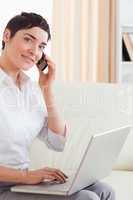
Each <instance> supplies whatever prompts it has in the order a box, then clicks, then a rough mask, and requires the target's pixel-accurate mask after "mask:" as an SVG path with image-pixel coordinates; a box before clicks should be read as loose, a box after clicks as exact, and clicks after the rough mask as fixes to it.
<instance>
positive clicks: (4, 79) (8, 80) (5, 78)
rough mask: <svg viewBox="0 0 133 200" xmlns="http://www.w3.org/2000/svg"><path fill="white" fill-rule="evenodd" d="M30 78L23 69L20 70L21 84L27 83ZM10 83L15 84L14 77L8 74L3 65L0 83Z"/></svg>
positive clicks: (0, 70) (0, 72)
mask: <svg viewBox="0 0 133 200" xmlns="http://www.w3.org/2000/svg"><path fill="white" fill-rule="evenodd" d="M29 79H30V77H29V76H27V75H26V74H25V73H24V72H23V71H21V72H20V82H21V85H23V84H25V83H26V82H27V81H28V80H29ZM1 82H4V83H10V84H15V83H14V81H13V78H12V77H11V76H10V75H9V74H7V73H6V72H5V71H4V70H3V69H2V68H1V67H0V83H1Z"/></svg>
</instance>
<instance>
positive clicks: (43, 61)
mask: <svg viewBox="0 0 133 200" xmlns="http://www.w3.org/2000/svg"><path fill="white" fill-rule="evenodd" d="M47 66H48V64H47V61H46V59H45V54H44V53H43V54H42V57H41V59H40V60H39V61H38V63H37V67H38V68H39V69H40V70H41V71H43V70H45V69H46V67H47Z"/></svg>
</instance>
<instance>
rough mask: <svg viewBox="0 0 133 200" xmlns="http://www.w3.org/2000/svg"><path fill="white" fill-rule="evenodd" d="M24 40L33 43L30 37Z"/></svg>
mask: <svg viewBox="0 0 133 200" xmlns="http://www.w3.org/2000/svg"><path fill="white" fill-rule="evenodd" d="M24 40H25V41H26V42H31V41H32V39H31V38H29V37H24Z"/></svg>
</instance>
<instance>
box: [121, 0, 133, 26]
mask: <svg viewBox="0 0 133 200" xmlns="http://www.w3.org/2000/svg"><path fill="white" fill-rule="evenodd" d="M119 1H120V23H121V24H122V25H124V24H126V25H127V24H129V25H130V24H132V25H133V0H119Z"/></svg>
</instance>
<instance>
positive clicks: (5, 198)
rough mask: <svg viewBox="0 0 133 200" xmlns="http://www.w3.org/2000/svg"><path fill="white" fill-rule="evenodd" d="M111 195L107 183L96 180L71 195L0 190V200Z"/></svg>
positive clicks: (87, 199) (84, 199)
mask: <svg viewBox="0 0 133 200" xmlns="http://www.w3.org/2000/svg"><path fill="white" fill-rule="evenodd" d="M109 195H113V190H112V188H111V187H110V186H108V185H107V184H104V183H101V182H97V183H96V184H94V185H92V186H89V187H86V188H84V189H83V190H81V191H79V192H77V193H75V194H73V195H71V196H66V197H65V196H53V195H41V194H28V193H15V192H11V191H10V189H9V188H8V189H5V190H1V191H0V200H100V199H103V200H104V199H105V200H106V198H107V197H109ZM108 199H109V200H115V197H111V196H110V197H109V198H108Z"/></svg>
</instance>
